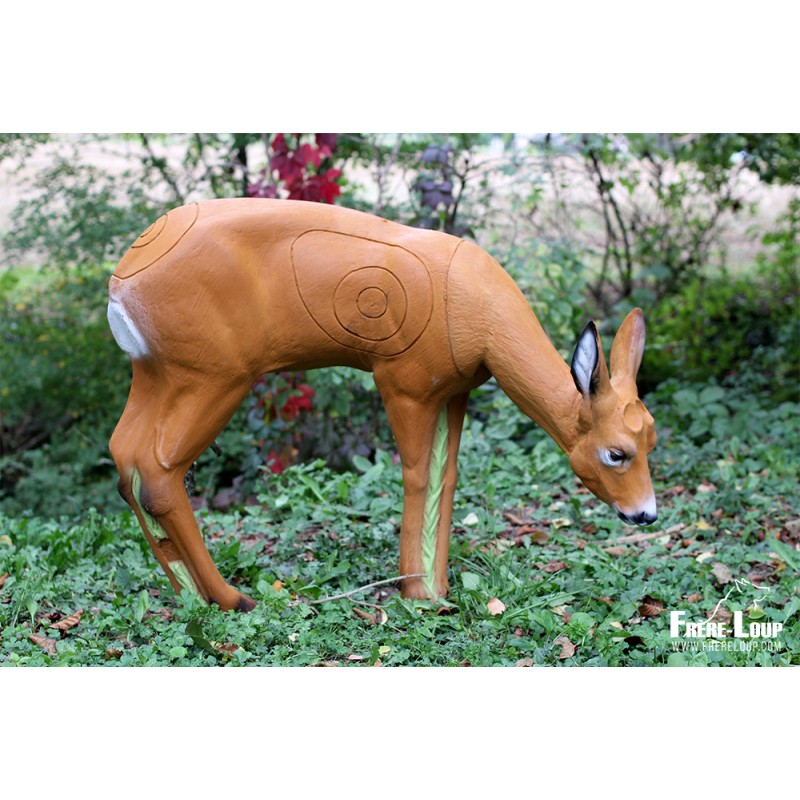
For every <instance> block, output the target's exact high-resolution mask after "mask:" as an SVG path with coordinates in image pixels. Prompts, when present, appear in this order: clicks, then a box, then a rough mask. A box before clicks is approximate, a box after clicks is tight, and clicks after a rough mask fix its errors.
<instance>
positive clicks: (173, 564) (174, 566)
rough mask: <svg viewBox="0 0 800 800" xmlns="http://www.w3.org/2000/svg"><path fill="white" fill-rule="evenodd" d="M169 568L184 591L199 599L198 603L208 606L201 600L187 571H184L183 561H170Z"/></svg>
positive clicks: (201, 597) (195, 585)
mask: <svg viewBox="0 0 800 800" xmlns="http://www.w3.org/2000/svg"><path fill="white" fill-rule="evenodd" d="M169 568H170V569H171V570H172V574H173V575H174V576H175V577H176V578H177V580H178V583H179V584H180V585H181V586H183V588H184V589H186V591H187V592H191V593H192V594H194V595H197V597H198V598H199V599H200V602H201V603H202V604H203V605H204V606H205V605H208V603H206V601H205V600H204V599H203V596H202V595H201V594H200V592H199V590H198V588H197V584H196V583H195V582H194V579H193V578H192V576H191V575H190V574H189V570H188V569H186V564H184V563H183V561H170V562H169Z"/></svg>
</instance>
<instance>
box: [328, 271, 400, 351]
mask: <svg viewBox="0 0 800 800" xmlns="http://www.w3.org/2000/svg"><path fill="white" fill-rule="evenodd" d="M333 309H334V313H335V314H336V319H337V320H338V321H339V324H340V325H341V326H342V327H343V328H344V329H345V330H346V331H349V332H350V333H352V334H355V335H356V336H360V337H361V338H363V339H369V340H370V341H373V342H379V341H383V340H384V339H389V338H391V337H392V336H394V335H395V334H396V333H397V332H398V331H399V330H400V327H401V326H402V324H403V321H404V320H405V318H406V312H407V311H408V299H407V297H406V293H405V289H403V285H402V284H401V283H400V281H399V280H398V279H397V277H396V276H395V275H393V274H392V273H391V272H389V270H387V269H384V268H383V267H361V269H356V270H353V271H352V272H350V273H348V274H347V275H345V276H344V278H342V280H341V281H339V285H338V286H337V287H336V291H335V292H334V295H333Z"/></svg>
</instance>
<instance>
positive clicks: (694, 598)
mask: <svg viewBox="0 0 800 800" xmlns="http://www.w3.org/2000/svg"><path fill="white" fill-rule="evenodd" d="M702 599H703V595H701V594H696V593H695V594H687V595H686V602H687V603H697V602H698V601H700V600H702Z"/></svg>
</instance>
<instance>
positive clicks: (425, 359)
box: [108, 199, 656, 610]
mask: <svg viewBox="0 0 800 800" xmlns="http://www.w3.org/2000/svg"><path fill="white" fill-rule="evenodd" d="M108 318H109V323H110V326H111V329H112V332H113V334H114V337H115V339H116V341H117V343H118V344H119V346H120V347H121V348H122V349H123V350H124V351H125V352H126V353H127V354H128V355H129V356H130V358H131V361H132V366H133V382H132V385H131V390H130V397H129V399H128V403H127V405H126V407H125V411H124V413H123V415H122V418H121V419H120V421H119V424H118V425H117V428H116V430H115V431H114V435H113V436H112V439H111V451H112V453H113V456H114V459H115V461H116V464H117V467H118V469H119V473H120V483H119V486H120V492H121V494H122V496H123V497H124V498H125V499H126V500H127V502H128V503H129V504H130V505H131V506H132V508H133V510H134V511H135V513H136V516H137V517H138V520H139V523H140V524H141V527H142V529H143V531H144V534H145V536H146V537H147V540H148V542H149V543H150V546H151V547H152V549H153V552H154V553H155V556H156V558H157V559H158V562H159V563H160V564H161V566H162V567H163V569H164V571H165V573H166V574H167V576H168V578H169V580H170V582H171V583H172V585H173V587H174V589H175V590H176V591H177V592H181V591H183V590H186V591H192V592H196V593H197V594H199V595H200V597H201V598H203V599H204V600H205V601H207V602H213V603H217V604H219V605H220V606H221V607H222V608H223V609H239V610H249V609H251V608H252V607H253V606H254V605H255V604H254V602H253V601H252V600H251V599H250V598H248V597H246V596H245V595H243V594H241V593H240V592H238V591H237V590H236V589H234V588H233V587H232V586H230V585H228V584H227V583H226V582H225V581H224V580H223V578H222V577H221V576H220V574H219V572H218V571H217V568H216V566H215V565H214V563H213V561H212V559H211V556H210V555H209V553H208V551H207V549H206V547H205V544H204V542H203V539H202V537H201V535H200V532H199V529H198V527H197V522H196V520H195V518H194V514H193V512H192V509H191V506H190V504H189V500H188V497H187V495H186V492H185V490H184V476H185V474H186V472H187V470H188V469H189V468H190V467H191V465H192V464H193V463H194V461H195V460H196V459H197V458H198V457H199V456H200V454H201V453H203V451H204V450H206V448H208V447H209V446H210V445H211V444H212V443H213V441H214V439H215V437H216V436H217V435H218V434H219V432H220V431H221V430H222V428H223V427H224V426H225V424H226V423H227V422H228V420H229V419H230V417H231V416H232V415H233V413H234V411H235V410H236V408H237V407H238V406H239V404H240V403H241V401H242V400H243V398H244V397H245V396H246V395H247V393H248V392H249V391H250V389H251V387H252V385H253V382H254V380H255V379H256V378H257V377H258V376H259V375H261V374H263V373H265V372H271V371H273V370H301V369H312V368H316V367H324V366H332V365H343V366H350V367H357V368H359V369H364V370H370V371H371V372H372V373H373V374H374V378H375V384H376V386H377V388H378V391H379V392H380V394H381V397H382V399H383V402H384V404H385V406H386V413H387V415H388V419H389V423H390V425H391V427H392V431H393V433H394V436H395V439H396V441H397V447H398V450H399V453H400V459H401V462H402V468H403V485H404V508H403V519H402V526H401V532H400V572H401V574H403V575H413V574H422V575H423V576H424V577H412V578H407V579H405V580H404V581H403V583H402V592H403V595H404V596H405V597H417V598H434V597H437V596H444V595H445V594H446V593H447V557H448V552H447V551H448V542H449V537H450V522H451V516H452V507H453V493H454V491H455V486H456V469H457V468H456V459H457V455H458V446H459V440H460V436H461V427H462V423H463V419H464V413H465V411H466V407H467V397H468V394H469V392H470V390H471V389H474V388H475V387H476V386H479V385H480V384H481V383H483V382H485V381H486V380H487V379H488V378H489V377H490V376H492V375H493V376H494V377H495V378H496V380H497V382H498V384H499V385H500V386H501V387H502V389H503V390H504V391H505V392H506V393H507V394H508V395H509V396H510V397H511V399H512V400H513V401H514V403H516V405H517V406H519V408H520V409H521V410H522V411H523V412H524V413H525V414H527V415H528V416H529V417H531V418H532V419H533V420H534V421H535V422H537V423H538V424H539V425H540V426H541V427H542V428H544V430H545V431H547V433H548V434H549V435H550V436H551V437H552V438H553V439H554V440H555V441H556V443H557V444H558V445H559V447H561V449H562V450H563V451H564V452H565V453H566V454H567V455H568V456H569V459H570V464H571V466H572V468H573V470H574V471H575V473H576V474H577V475H578V476H579V477H580V478H581V480H582V481H583V482H584V483H585V484H586V486H587V487H588V488H589V489H590V490H591V491H592V492H593V493H594V494H595V495H597V497H599V498H600V499H602V500H604V501H605V502H607V503H609V504H611V505H612V506H613V507H614V509H615V510H616V511H617V512H618V514H619V515H620V516H621V517H622V518H623V519H624V520H626V521H627V522H630V523H634V524H648V523H650V522H653V521H654V520H655V519H656V504H655V497H654V494H653V488H652V484H651V481H650V474H649V470H648V464H647V454H648V452H649V451H650V450H651V449H652V448H653V446H654V445H655V440H656V435H655V430H654V428H653V418H652V417H651V416H650V414H649V413H648V412H647V410H646V409H645V407H644V405H643V404H642V402H641V401H640V400H639V398H638V394H637V390H636V382H635V378H636V373H637V370H638V368H639V364H640V363H641V359H642V352H643V349H644V340H645V329H644V320H643V316H642V312H641V311H640V310H639V309H635V310H634V311H632V312H631V313H630V314H629V315H628V316H627V318H626V319H625V321H624V322H623V324H622V326H621V328H620V330H619V332H618V333H617V336H616V338H615V339H614V343H613V346H612V348H611V375H610V376H609V373H608V370H607V368H606V363H605V359H604V356H603V350H602V347H601V344H600V340H599V337H598V334H597V330H596V328H595V326H594V323H591V322H590V323H589V324H588V325H587V326H586V329H585V330H584V331H583V333H582V334H581V336H580V339H579V341H578V345H577V348H576V351H575V355H574V357H573V359H572V366H571V369H570V367H569V366H567V364H566V363H565V362H564V361H563V360H562V358H561V357H560V356H559V354H558V352H557V351H556V350H555V348H554V347H553V346H552V344H551V343H550V341H549V339H548V338H547V335H546V334H545V333H544V331H543V330H542V327H541V325H540V324H539V322H538V320H537V319H536V317H535V316H534V314H533V312H532V311H531V308H530V306H529V305H528V303H527V302H526V300H525V298H524V297H523V295H522V293H521V292H520V291H519V289H518V288H517V286H516V284H515V283H514V282H513V280H512V279H511V278H510V277H509V276H508V274H507V273H506V272H505V271H504V270H503V269H502V268H501V267H500V266H499V265H498V264H497V262H496V261H494V259H492V258H491V257H490V256H489V255H488V254H487V253H486V252H485V251H483V250H481V249H480V248H479V247H477V246H476V245H474V244H471V243H469V242H467V241H464V240H462V239H458V238H456V237H453V236H449V235H447V234H444V233H439V232H432V231H422V230H418V229H413V228H407V227H404V226H402V225H398V224H395V223H392V222H388V221H386V220H383V219H379V218H377V217H374V216H370V215H367V214H363V213H360V212H357V211H352V210H349V209H343V208H339V207H334V206H327V205H322V204H316V203H304V202H299V201H288V200H260V199H231V200H213V201H209V202H203V203H195V204H193V205H187V206H183V207H181V208H177V209H175V210H173V211H170V212H169V213H168V214H166V215H164V216H163V217H161V218H160V219H159V220H157V221H156V222H155V223H154V224H153V225H151V226H150V228H148V229H147V230H146V231H145V232H144V233H143V234H142V235H141V236H140V237H139V238H138V239H137V240H136V242H134V244H133V245H132V246H131V248H130V249H129V250H128V252H127V253H126V254H125V255H124V256H123V258H122V260H121V261H120V262H119V265H118V266H117V268H116V271H115V272H114V275H113V277H112V278H111V282H110V302H109V306H108Z"/></svg>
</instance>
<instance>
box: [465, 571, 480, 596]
mask: <svg viewBox="0 0 800 800" xmlns="http://www.w3.org/2000/svg"><path fill="white" fill-rule="evenodd" d="M461 583H463V584H464V588H465V589H466V590H467V591H468V592H474V591H475V590H476V589H477V588H478V586H480V583H481V576H480V575H476V574H475V573H474V572H462V573H461Z"/></svg>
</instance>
